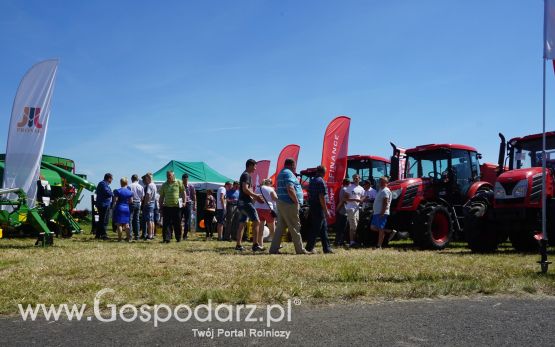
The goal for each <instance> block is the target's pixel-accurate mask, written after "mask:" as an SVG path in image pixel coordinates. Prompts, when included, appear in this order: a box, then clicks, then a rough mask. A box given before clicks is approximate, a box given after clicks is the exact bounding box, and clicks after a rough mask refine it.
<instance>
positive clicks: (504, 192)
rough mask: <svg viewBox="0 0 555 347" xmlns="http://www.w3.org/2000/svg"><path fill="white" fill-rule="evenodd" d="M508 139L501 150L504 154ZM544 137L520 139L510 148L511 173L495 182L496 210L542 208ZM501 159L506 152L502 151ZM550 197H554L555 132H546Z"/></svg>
mask: <svg viewBox="0 0 555 347" xmlns="http://www.w3.org/2000/svg"><path fill="white" fill-rule="evenodd" d="M503 140H504V138H503V137H502V143H501V148H500V151H504V147H505V146H504V141H503ZM542 142H543V140H542V134H534V135H528V136H524V137H517V138H513V139H511V140H509V142H508V143H507V145H506V151H507V152H506V154H507V156H506V158H505V160H506V161H507V160H508V167H509V170H508V171H505V172H501V174H500V175H499V177H498V178H497V182H496V183H495V190H494V192H495V200H494V205H495V206H496V207H501V208H502V207H507V208H509V207H519V208H522V207H536V208H539V207H541V189H542V184H541V181H542V179H541V178H542V148H543V146H542ZM499 157H500V160H501V158H503V153H502V152H500V155H499ZM546 167H547V177H548V179H547V196H548V198H552V197H553V196H554V194H553V173H554V172H555V132H548V133H546Z"/></svg>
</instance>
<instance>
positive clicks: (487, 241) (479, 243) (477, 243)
mask: <svg viewBox="0 0 555 347" xmlns="http://www.w3.org/2000/svg"><path fill="white" fill-rule="evenodd" d="M489 208H490V206H489V205H488V204H487V203H485V202H483V201H477V202H473V203H472V205H471V206H470V209H469V210H468V212H467V213H466V214H465V216H464V234H465V236H466V241H467V242H468V247H469V248H470V249H471V250H472V251H473V252H480V253H490V252H494V251H495V250H497V246H498V245H499V243H500V242H502V241H503V240H501V236H500V234H499V232H498V231H497V230H496V227H495V225H494V223H491V222H490V220H489V217H488V213H489Z"/></svg>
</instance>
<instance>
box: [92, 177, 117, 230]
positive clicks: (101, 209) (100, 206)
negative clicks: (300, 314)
mask: <svg viewBox="0 0 555 347" xmlns="http://www.w3.org/2000/svg"><path fill="white" fill-rule="evenodd" d="M110 183H112V174H111V173H107V174H105V175H104V180H103V181H100V183H98V185H97V186H96V201H95V205H96V209H97V210H98V222H97V223H96V235H95V238H97V239H103V240H107V239H108V234H107V233H106V229H107V227H108V220H109V219H110V213H109V211H110V205H111V204H112V196H113V195H114V194H113V193H112V189H110Z"/></svg>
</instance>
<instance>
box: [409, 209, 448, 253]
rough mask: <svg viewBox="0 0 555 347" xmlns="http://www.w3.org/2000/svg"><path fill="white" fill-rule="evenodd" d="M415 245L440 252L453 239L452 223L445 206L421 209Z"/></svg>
mask: <svg viewBox="0 0 555 347" xmlns="http://www.w3.org/2000/svg"><path fill="white" fill-rule="evenodd" d="M418 225H419V230H418V232H417V235H416V240H415V241H416V243H417V245H418V246H419V247H420V248H422V249H434V250H441V249H444V248H445V247H447V245H448V244H449V241H451V238H452V237H453V221H452V220H451V214H450V213H449V210H447V208H446V207H445V206H442V205H436V204H428V205H426V206H424V207H423V208H422V211H421V213H420V217H419V220H418Z"/></svg>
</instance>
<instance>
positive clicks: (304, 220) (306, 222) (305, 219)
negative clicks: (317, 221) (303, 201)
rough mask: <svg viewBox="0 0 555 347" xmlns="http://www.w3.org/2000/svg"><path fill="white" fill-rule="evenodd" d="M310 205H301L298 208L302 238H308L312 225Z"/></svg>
mask: <svg viewBox="0 0 555 347" xmlns="http://www.w3.org/2000/svg"><path fill="white" fill-rule="evenodd" d="M309 213H310V207H308V206H302V207H301V208H300V209H299V219H300V221H301V230H300V232H301V237H302V238H303V240H307V239H308V235H309V234H310V228H311V227H312V225H311V223H310V215H309Z"/></svg>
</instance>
